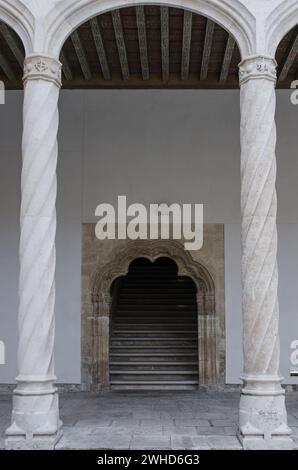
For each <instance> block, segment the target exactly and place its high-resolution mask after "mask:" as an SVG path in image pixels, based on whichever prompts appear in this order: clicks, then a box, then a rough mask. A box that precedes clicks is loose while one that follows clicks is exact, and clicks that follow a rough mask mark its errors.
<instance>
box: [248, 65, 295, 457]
mask: <svg viewBox="0 0 298 470" xmlns="http://www.w3.org/2000/svg"><path fill="white" fill-rule="evenodd" d="M275 81H276V62H275V60H274V59H272V58H270V57H266V56H251V57H248V58H247V59H246V60H244V61H242V62H241V64H240V85H241V91H240V105H241V132H240V137H241V211H242V285H243V294H242V295H243V350H244V374H243V377H242V379H243V381H244V387H243V389H242V393H241V400H240V438H241V440H242V442H243V445H244V448H248V449H270V448H291V446H292V441H291V439H290V438H289V434H290V430H289V428H288V427H287V414H286V408H285V402H284V390H283V389H282V387H281V385H280V382H281V378H280V376H279V360H280V350H279V333H278V328H279V308H278V296H277V289H278V270H277V229H276V206H277V200H276V189H275V182H276V156H275V145H276V126H275V104H276V97H275Z"/></svg>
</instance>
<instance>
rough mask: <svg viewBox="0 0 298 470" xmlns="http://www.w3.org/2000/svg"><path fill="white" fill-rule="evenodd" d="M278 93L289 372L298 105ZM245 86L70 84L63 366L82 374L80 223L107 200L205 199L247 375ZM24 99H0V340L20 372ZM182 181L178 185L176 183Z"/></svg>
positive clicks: (62, 179) (233, 336)
mask: <svg viewBox="0 0 298 470" xmlns="http://www.w3.org/2000/svg"><path fill="white" fill-rule="evenodd" d="M289 94H290V92H289V91H282V92H278V110H277V123H278V197H279V199H278V201H279V216H278V222H279V227H278V228H279V242H280V243H279V247H280V248H279V264H280V304H281V340H282V373H283V375H284V376H285V379H286V382H287V383H290V382H291V381H292V382H293V383H297V379H292V380H290V378H289V368H290V363H289V356H290V349H289V346H290V341H291V340H292V339H298V316H297V311H296V304H297V296H298V294H297V288H296V284H297V280H298V252H297V249H296V240H298V204H297V202H298V191H297V184H296V180H297V176H298V168H297V166H298V159H297V150H296V148H297V113H298V106H297V107H295V106H293V105H292V104H291V103H290V100H289ZM238 100H239V93H238V92H237V91H191V90H189V91H116V90H115V91H62V96H61V101H60V112H61V114H60V123H61V125H60V132H59V145H60V153H59V164H58V205H57V209H58V232H57V303H56V318H57V321H56V324H57V338H56V371H57V375H58V377H59V381H60V382H79V381H80V264H81V222H93V221H95V220H96V219H95V218H94V210H95V207H96V205H97V204H99V203H100V202H112V203H114V202H115V200H116V197H117V195H120V194H126V195H127V197H128V202H129V203H130V202H142V203H145V204H149V203H152V202H168V203H171V202H192V203H194V202H197V203H204V204H205V221H206V222H218V223H224V224H225V263H226V265H225V269H226V330H227V332H226V334H227V382H229V383H235V382H237V381H238V377H239V375H240V373H241V360H242V344H241V282H240V225H239V223H240V177H239V172H240V162H239V153H240V150H239V103H238ZM21 101H22V94H21V93H19V92H9V93H7V103H6V105H5V106H0V155H1V159H2V162H3V163H2V166H1V172H0V340H3V341H5V343H6V347H7V350H6V357H7V365H5V366H0V383H1V382H6V383H9V382H12V381H13V379H14V376H15V373H16V370H15V369H16V342H17V340H16V336H17V335H16V312H17V278H18V260H17V249H18V212H19V198H20V190H19V181H20V168H21V157H20V141H21ZM178 181H179V182H178Z"/></svg>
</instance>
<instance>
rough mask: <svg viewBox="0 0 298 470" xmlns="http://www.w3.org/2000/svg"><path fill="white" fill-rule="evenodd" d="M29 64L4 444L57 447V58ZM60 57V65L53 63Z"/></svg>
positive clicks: (33, 59)
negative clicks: (15, 324)
mask: <svg viewBox="0 0 298 470" xmlns="http://www.w3.org/2000/svg"><path fill="white" fill-rule="evenodd" d="M43 57H44V56H34V57H33V56H30V57H29V58H28V59H26V66H25V70H26V71H25V78H24V80H25V94H24V129H23V145H22V151H23V167H22V202H21V219H20V221H21V236H20V250H19V253H20V280H19V345H18V372H19V375H18V377H17V379H16V380H17V384H18V385H17V388H16V389H15V391H14V398H13V412H12V425H11V426H10V428H8V430H7V432H6V434H7V440H6V446H7V448H9V449H11V448H13V449H14V448H16V449H19V448H24V449H26V448H42V449H46V448H53V447H54V445H55V443H56V442H57V440H58V439H59V438H60V437H61V430H60V428H61V422H60V420H59V409H58V394H57V389H56V387H55V386H54V381H55V380H56V377H55V374H54V355H53V350H54V323H55V318H54V304H55V265H56V253H55V235H56V208H55V204H56V192H57V181H56V165H57V130H58V107H57V104H58V97H59V83H58V79H56V78H53V79H52V77H58V76H59V74H58V71H57V70H58V65H57V61H55V59H51V58H49V57H47V58H46V61H45V62H43ZM54 65H55V67H54Z"/></svg>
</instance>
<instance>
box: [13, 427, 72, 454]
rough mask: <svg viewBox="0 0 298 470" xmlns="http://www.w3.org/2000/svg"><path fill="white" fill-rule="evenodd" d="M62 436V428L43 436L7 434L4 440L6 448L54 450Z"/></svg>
mask: <svg viewBox="0 0 298 470" xmlns="http://www.w3.org/2000/svg"><path fill="white" fill-rule="evenodd" d="M62 436H63V432H62V429H60V430H58V431H57V432H56V433H55V434H52V435H45V436H32V437H28V436H17V435H15V436H13V435H11V436H9V437H7V439H6V440H5V449H6V450H54V449H55V446H56V444H57V443H58V442H59V440H60V439H61V437H62Z"/></svg>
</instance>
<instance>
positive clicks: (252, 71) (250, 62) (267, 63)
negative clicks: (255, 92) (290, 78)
mask: <svg viewBox="0 0 298 470" xmlns="http://www.w3.org/2000/svg"><path fill="white" fill-rule="evenodd" d="M238 66H239V83H240V86H241V85H243V84H244V83H246V82H247V81H248V80H256V79H260V78H265V79H267V80H270V81H272V82H274V83H275V82H276V67H277V62H276V60H275V59H274V58H273V57H270V56H266V55H251V56H248V57H246V58H245V59H243V60H242V61H241V62H240V64H239V65H238Z"/></svg>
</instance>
